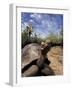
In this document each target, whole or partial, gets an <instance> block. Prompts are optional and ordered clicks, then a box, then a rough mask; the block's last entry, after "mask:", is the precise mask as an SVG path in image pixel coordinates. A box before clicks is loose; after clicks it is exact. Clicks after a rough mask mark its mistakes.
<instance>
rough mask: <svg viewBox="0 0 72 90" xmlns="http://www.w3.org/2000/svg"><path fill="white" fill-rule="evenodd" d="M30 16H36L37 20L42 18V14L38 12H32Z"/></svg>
mask: <svg viewBox="0 0 72 90" xmlns="http://www.w3.org/2000/svg"><path fill="white" fill-rule="evenodd" d="M30 17H31V18H34V19H36V20H39V19H42V15H41V14H36V13H34V14H31V15H30Z"/></svg>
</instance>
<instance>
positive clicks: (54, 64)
mask: <svg viewBox="0 0 72 90" xmlns="http://www.w3.org/2000/svg"><path fill="white" fill-rule="evenodd" d="M47 56H48V59H49V60H50V61H51V63H50V65H49V66H50V67H51V69H52V70H53V71H54V73H55V75H62V74H63V48H62V47H61V46H54V47H51V49H50V51H49V52H48V53H47Z"/></svg>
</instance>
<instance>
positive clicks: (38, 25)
mask: <svg viewBox="0 0 72 90" xmlns="http://www.w3.org/2000/svg"><path fill="white" fill-rule="evenodd" d="M29 23H31V24H32V28H33V32H34V33H37V34H40V37H42V38H45V37H47V36H48V35H49V34H50V33H54V34H59V32H60V31H61V29H62V28H63V15H62V14H44V13H25V12H21V31H23V30H25V28H26V26H28V24H29Z"/></svg>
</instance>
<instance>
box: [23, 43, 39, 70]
mask: <svg viewBox="0 0 72 90" xmlns="http://www.w3.org/2000/svg"><path fill="white" fill-rule="evenodd" d="M40 55H41V46H40V45H39V44H36V43H32V44H28V45H26V46H25V47H24V48H23V50H22V56H21V58H22V59H21V69H23V68H24V67H26V66H27V65H29V64H30V63H31V62H33V61H35V60H38V59H39V58H40Z"/></svg>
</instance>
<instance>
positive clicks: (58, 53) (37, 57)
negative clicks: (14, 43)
mask: <svg viewBox="0 0 72 90" xmlns="http://www.w3.org/2000/svg"><path fill="white" fill-rule="evenodd" d="M41 52H42V51H41V46H40V45H38V44H35V43H32V44H29V45H26V47H24V48H23V50H22V60H21V71H22V72H21V73H22V77H29V76H49V75H62V74H63V48H62V46H52V47H51V46H50V47H47V48H46V53H44V52H43V54H44V55H43V54H42V53H41Z"/></svg>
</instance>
